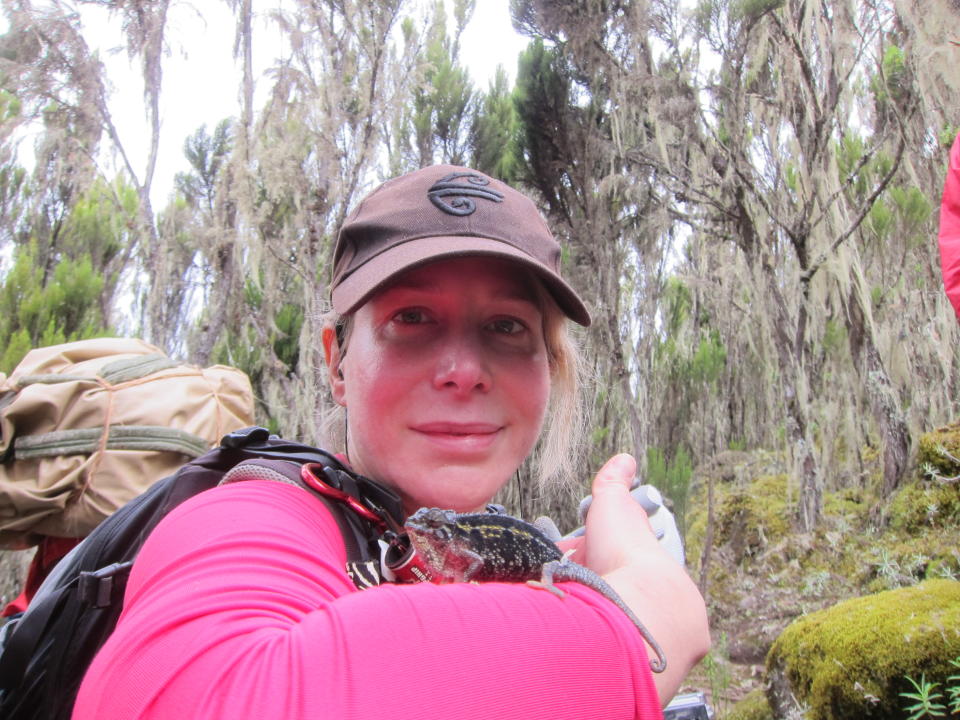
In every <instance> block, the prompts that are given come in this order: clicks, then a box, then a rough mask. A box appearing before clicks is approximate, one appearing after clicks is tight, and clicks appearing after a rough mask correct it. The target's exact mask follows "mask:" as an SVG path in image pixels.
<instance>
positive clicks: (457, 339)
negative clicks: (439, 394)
mask: <svg viewBox="0 0 960 720" xmlns="http://www.w3.org/2000/svg"><path fill="white" fill-rule="evenodd" d="M487 360H488V358H487V357H486V352H485V351H484V348H483V344H482V342H481V341H480V339H479V338H477V337H476V336H475V335H474V334H472V333H451V334H450V335H449V336H448V337H447V338H446V341H445V342H444V343H443V347H442V348H440V352H438V353H437V362H436V365H435V370H434V378H433V386H434V387H435V388H437V389H438V390H453V391H455V392H457V393H458V394H464V395H468V394H470V393H472V392H474V391H479V392H486V391H487V390H489V389H490V387H491V386H492V383H493V376H492V374H491V371H490V366H489V363H488V361H487Z"/></svg>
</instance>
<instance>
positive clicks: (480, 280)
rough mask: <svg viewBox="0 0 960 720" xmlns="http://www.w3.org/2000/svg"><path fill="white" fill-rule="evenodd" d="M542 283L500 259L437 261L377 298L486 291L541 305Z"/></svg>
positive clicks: (406, 275) (399, 278)
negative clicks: (403, 292) (393, 294)
mask: <svg viewBox="0 0 960 720" xmlns="http://www.w3.org/2000/svg"><path fill="white" fill-rule="evenodd" d="M540 287H541V285H540V281H539V280H537V278H536V277H535V276H534V274H533V273H532V272H530V271H529V270H527V269H526V268H524V267H523V266H522V265H520V264H519V263H516V262H512V261H510V260H505V259H503V258H496V257H484V256H469V257H459V258H446V259H443V260H436V261H434V262H431V263H428V264H426V265H419V266H417V267H415V268H412V269H410V270H406V271H404V272H402V273H399V274H398V275H396V277H394V278H393V279H391V280H390V281H389V282H388V283H387V284H386V285H385V286H384V287H383V288H382V289H381V290H380V291H379V292H378V293H377V294H376V295H375V296H374V298H376V297H378V296H382V295H384V294H386V293H389V292H391V291H399V290H420V291H424V292H454V293H456V292H462V293H464V294H467V293H471V292H476V291H478V290H482V291H483V292H485V293H488V294H490V295H491V296H493V297H496V298H503V299H512V300H523V301H526V302H530V303H533V304H535V305H537V306H539V305H540V294H541V293H540Z"/></svg>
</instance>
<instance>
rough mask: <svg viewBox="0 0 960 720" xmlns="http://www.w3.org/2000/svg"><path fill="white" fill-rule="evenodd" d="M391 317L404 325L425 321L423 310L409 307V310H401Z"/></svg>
mask: <svg viewBox="0 0 960 720" xmlns="http://www.w3.org/2000/svg"><path fill="white" fill-rule="evenodd" d="M393 319H394V320H395V321H397V322H399V323H403V324H404V325H418V324H420V323H422V322H426V320H427V316H426V313H424V312H423V310H417V309H410V310H401V311H400V312H398V313H397V314H396V315H394V316H393Z"/></svg>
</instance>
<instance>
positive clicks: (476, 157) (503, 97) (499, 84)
mask: <svg viewBox="0 0 960 720" xmlns="http://www.w3.org/2000/svg"><path fill="white" fill-rule="evenodd" d="M507 82H508V81H507V73H506V71H505V70H504V69H503V67H502V66H501V67H498V68H497V74H496V76H495V77H494V80H493V82H491V83H490V89H489V91H488V92H487V93H485V94H484V95H482V96H481V97H480V100H479V102H478V103H477V107H476V110H475V111H474V116H473V124H472V126H471V131H470V146H471V152H472V154H473V160H472V167H475V168H476V169H477V170H480V171H481V172H485V173H487V174H488V175H492V176H493V177H497V178H500V179H501V180H503V181H505V182H507V183H512V182H514V181H515V180H516V178H517V174H518V172H519V165H520V161H519V153H520V150H519V148H518V145H517V132H518V123H519V120H518V118H517V111H516V108H515V107H514V104H513V97H512V95H511V93H510V91H509V89H508V87H507Z"/></svg>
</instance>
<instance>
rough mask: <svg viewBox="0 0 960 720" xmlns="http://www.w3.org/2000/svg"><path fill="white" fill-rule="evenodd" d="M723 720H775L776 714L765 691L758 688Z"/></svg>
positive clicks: (731, 709) (745, 697)
mask: <svg viewBox="0 0 960 720" xmlns="http://www.w3.org/2000/svg"><path fill="white" fill-rule="evenodd" d="M723 720H774V714H773V710H772V709H771V708H770V703H769V702H768V701H767V696H766V695H764V694H763V689H762V688H757V689H756V690H751V691H750V692H749V693H748V694H747V695H745V696H744V698H743V700H741V701H740V702H738V703H737V704H736V705H734V706H733V707H732V708H730V711H729V712H727V713H725V714H724V716H723Z"/></svg>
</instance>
